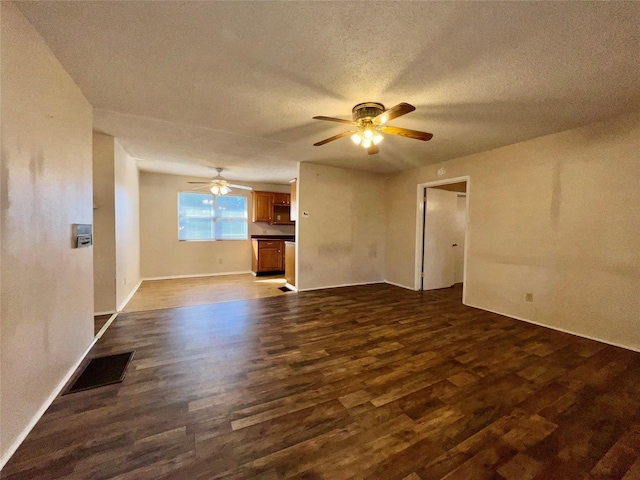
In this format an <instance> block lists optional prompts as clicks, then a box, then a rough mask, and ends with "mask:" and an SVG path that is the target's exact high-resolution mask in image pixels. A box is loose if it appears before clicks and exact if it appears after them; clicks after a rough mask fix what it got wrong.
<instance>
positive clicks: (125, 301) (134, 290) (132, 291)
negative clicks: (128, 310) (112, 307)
mask: <svg viewBox="0 0 640 480" xmlns="http://www.w3.org/2000/svg"><path fill="white" fill-rule="evenodd" d="M140 285H142V280H139V281H138V283H137V284H136V286H135V287H133V290H131V293H129V295H127V298H125V299H124V301H123V302H122V303H121V304H120V306H119V307H118V312H121V311H122V310H124V307H126V306H127V303H129V300H131V298H133V296H134V295H135V293H136V292H137V291H138V289H139V288H140Z"/></svg>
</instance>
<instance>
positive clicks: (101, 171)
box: [93, 132, 117, 313]
mask: <svg viewBox="0 0 640 480" xmlns="http://www.w3.org/2000/svg"><path fill="white" fill-rule="evenodd" d="M113 148H114V139H113V137H112V136H111V135H104V134H102V133H96V132H94V133H93V202H94V204H95V205H96V206H97V208H95V209H94V210H93V288H94V291H93V301H94V305H93V307H94V309H95V312H96V313H105V312H115V311H116V306H117V305H116V221H115V218H116V212H115V189H114V171H113V168H114V165H113Z"/></svg>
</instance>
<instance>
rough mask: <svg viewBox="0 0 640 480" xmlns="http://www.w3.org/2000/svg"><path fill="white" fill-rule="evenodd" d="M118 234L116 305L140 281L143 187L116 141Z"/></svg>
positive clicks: (121, 301)
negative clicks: (141, 193) (141, 191)
mask: <svg viewBox="0 0 640 480" xmlns="http://www.w3.org/2000/svg"><path fill="white" fill-rule="evenodd" d="M113 162H114V191H115V234H116V265H115V267H116V305H117V306H118V309H121V308H123V307H124V305H123V304H124V302H125V301H126V300H127V297H128V296H129V295H130V294H131V292H132V291H133V289H134V288H135V287H136V285H137V284H138V281H139V280H140V187H139V178H138V177H139V174H138V167H137V165H136V163H135V160H134V159H133V158H131V157H130V156H129V155H128V154H127V152H126V151H125V150H124V148H122V146H121V145H120V143H119V142H118V140H115V141H114V152H113Z"/></svg>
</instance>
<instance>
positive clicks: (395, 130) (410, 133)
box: [379, 125, 433, 142]
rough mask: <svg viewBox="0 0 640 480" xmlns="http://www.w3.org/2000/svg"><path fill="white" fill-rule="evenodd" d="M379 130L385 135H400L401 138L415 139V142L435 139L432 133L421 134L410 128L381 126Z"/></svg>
mask: <svg viewBox="0 0 640 480" xmlns="http://www.w3.org/2000/svg"><path fill="white" fill-rule="evenodd" d="M379 130H380V131H381V132H383V133H390V134H391V135H400V136H401V137H407V138H413V139H415V140H422V141H423V142H426V141H427V140H431V139H432V138H433V134H432V133H427V132H419V131H417V130H409V129H408V128H399V127H392V126H390V125H386V126H380V127H379Z"/></svg>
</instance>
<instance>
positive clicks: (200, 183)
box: [187, 182, 211, 185]
mask: <svg viewBox="0 0 640 480" xmlns="http://www.w3.org/2000/svg"><path fill="white" fill-rule="evenodd" d="M187 183H193V184H196V185H209V184H210V183H211V182H187Z"/></svg>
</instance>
